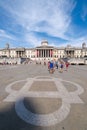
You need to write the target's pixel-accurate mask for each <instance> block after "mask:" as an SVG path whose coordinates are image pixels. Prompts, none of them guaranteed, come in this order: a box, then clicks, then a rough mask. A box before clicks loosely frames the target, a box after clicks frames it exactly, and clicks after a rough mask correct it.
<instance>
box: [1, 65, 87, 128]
mask: <svg viewBox="0 0 87 130" xmlns="http://www.w3.org/2000/svg"><path fill="white" fill-rule="evenodd" d="M0 130H87V65H83V66H81V65H76V66H74V65H72V66H69V69H68V71H65V70H64V71H63V73H60V72H59V70H58V69H55V72H54V73H53V74H50V73H49V71H48V68H47V66H45V65H39V64H37V65H36V64H33V63H31V64H25V65H2V66H0Z"/></svg>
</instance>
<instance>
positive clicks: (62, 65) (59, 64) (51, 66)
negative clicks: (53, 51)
mask: <svg viewBox="0 0 87 130" xmlns="http://www.w3.org/2000/svg"><path fill="white" fill-rule="evenodd" d="M69 65H70V64H69V62H68V61H66V62H64V61H63V60H57V61H55V60H54V61H53V60H51V61H48V70H49V73H52V74H53V73H54V71H55V69H58V70H59V72H61V73H62V72H63V71H64V70H66V71H67V70H68V67H69Z"/></svg>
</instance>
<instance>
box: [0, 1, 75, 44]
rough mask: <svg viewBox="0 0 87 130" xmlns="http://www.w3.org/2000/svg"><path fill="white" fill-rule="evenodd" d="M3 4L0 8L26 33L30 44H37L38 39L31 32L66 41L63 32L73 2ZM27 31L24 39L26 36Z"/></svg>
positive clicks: (69, 20)
mask: <svg viewBox="0 0 87 130" xmlns="http://www.w3.org/2000/svg"><path fill="white" fill-rule="evenodd" d="M4 4H5V3H4V2H3V1H2V6H3V7H4V8H5V9H6V10H7V11H9V12H10V13H11V17H13V18H14V19H15V20H16V23H18V24H19V25H22V26H23V27H24V29H25V30H27V31H28V33H29V34H30V37H31V38H30V39H32V40H29V42H31V43H32V44H34V42H33V40H35V41H36V42H37V43H38V42H39V41H38V38H37V37H35V36H33V35H32V33H31V32H32V31H33V32H34V31H38V32H44V33H47V34H48V35H50V36H55V37H60V38H65V39H68V37H66V36H65V32H67V30H68V27H69V26H70V22H71V13H72V11H73V9H74V7H75V3H74V0H52V1H51V0H25V1H24V0H15V1H11V0H8V1H7V3H6V4H5V5H6V6H4ZM44 23H45V24H44ZM40 25H41V26H40ZM27 31H26V33H25V34H24V35H25V37H27V35H28V33H27ZM32 37H33V38H32ZM26 40H27V39H26ZM36 42H35V43H36Z"/></svg>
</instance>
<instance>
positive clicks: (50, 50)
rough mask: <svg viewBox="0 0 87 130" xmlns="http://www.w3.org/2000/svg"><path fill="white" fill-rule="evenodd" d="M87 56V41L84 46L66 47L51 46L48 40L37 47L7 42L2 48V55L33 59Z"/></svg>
mask: <svg viewBox="0 0 87 130" xmlns="http://www.w3.org/2000/svg"><path fill="white" fill-rule="evenodd" d="M85 56H87V47H86V43H83V44H82V47H72V46H71V45H67V46H66V47H54V46H49V45H48V41H47V40H43V41H42V42H41V46H37V47H35V48H10V47H9V44H6V47H5V48H4V49H0V57H11V58H18V57H24V58H30V59H32V60H38V59H39V60H44V59H47V60H49V59H53V58H55V59H58V58H65V57H71V58H74V57H75V58H79V57H85Z"/></svg>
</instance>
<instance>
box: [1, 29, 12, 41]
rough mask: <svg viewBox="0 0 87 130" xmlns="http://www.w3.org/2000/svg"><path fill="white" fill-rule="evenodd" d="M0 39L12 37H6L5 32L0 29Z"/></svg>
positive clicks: (10, 37)
mask: <svg viewBox="0 0 87 130" xmlns="http://www.w3.org/2000/svg"><path fill="white" fill-rule="evenodd" d="M0 38H9V39H12V36H10V35H8V34H7V33H6V31H5V30H2V29H0Z"/></svg>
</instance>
